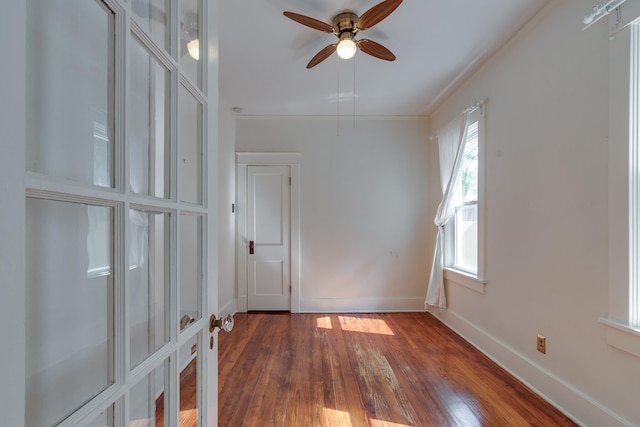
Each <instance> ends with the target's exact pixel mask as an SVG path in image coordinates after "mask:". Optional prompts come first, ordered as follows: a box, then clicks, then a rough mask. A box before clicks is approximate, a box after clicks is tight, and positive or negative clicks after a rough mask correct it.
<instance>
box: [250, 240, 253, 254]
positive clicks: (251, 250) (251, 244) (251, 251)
mask: <svg viewBox="0 0 640 427" xmlns="http://www.w3.org/2000/svg"><path fill="white" fill-rule="evenodd" d="M253 251H254V249H253V240H250V241H249V255H253Z"/></svg>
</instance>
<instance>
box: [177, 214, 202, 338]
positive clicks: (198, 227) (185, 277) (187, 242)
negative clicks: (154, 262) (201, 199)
mask: <svg viewBox="0 0 640 427" xmlns="http://www.w3.org/2000/svg"><path fill="white" fill-rule="evenodd" d="M179 240H180V282H179V283H180V330H183V329H185V328H186V327H187V326H189V324H190V323H191V322H193V321H194V320H197V319H200V316H201V314H200V301H201V295H200V288H201V287H200V283H201V281H202V217H200V216H191V215H180V239H179Z"/></svg>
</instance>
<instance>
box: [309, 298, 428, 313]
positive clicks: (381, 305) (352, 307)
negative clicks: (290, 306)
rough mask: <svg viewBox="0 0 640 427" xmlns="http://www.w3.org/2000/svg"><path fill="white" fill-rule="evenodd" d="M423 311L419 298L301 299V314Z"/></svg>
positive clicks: (422, 301)
mask: <svg viewBox="0 0 640 427" xmlns="http://www.w3.org/2000/svg"><path fill="white" fill-rule="evenodd" d="M401 311H411V312H413V311H424V297H419V298H301V299H300V312H301V313H381V312H401Z"/></svg>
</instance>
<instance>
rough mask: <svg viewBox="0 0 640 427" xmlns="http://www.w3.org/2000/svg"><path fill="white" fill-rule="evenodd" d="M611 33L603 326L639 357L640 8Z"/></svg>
mask: <svg viewBox="0 0 640 427" xmlns="http://www.w3.org/2000/svg"><path fill="white" fill-rule="evenodd" d="M609 29H610V37H609V39H610V44H609V61H610V64H609V70H610V71H609V90H610V92H609V145H608V157H609V158H608V167H609V168H608V169H609V171H608V194H609V206H608V214H609V247H608V251H609V252H608V258H609V259H608V267H609V276H608V296H609V300H608V306H607V308H608V310H607V314H606V315H605V316H604V317H602V318H600V319H599V321H600V323H602V324H603V325H604V326H605V334H606V340H607V343H608V344H609V345H611V346H613V347H615V348H618V349H620V350H623V351H626V352H627V353H630V354H633V355H635V356H638V357H640V319H639V317H640V301H638V300H639V299H640V297H639V296H638V295H639V293H640V261H636V262H633V260H634V259H635V260H637V259H638V255H639V254H640V176H638V172H639V171H640V118H638V114H639V113H640V2H638V1H628V2H626V3H625V4H623V5H621V6H620V7H619V9H618V13H614V14H611V15H610V20H609ZM633 117H636V119H635V120H633V119H632V118H633ZM634 175H635V176H636V179H633V176H634Z"/></svg>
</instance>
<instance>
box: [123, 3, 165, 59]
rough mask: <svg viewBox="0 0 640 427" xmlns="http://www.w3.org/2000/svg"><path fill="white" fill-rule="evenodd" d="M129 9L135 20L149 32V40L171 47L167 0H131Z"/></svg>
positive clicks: (161, 45) (162, 46)
mask: <svg viewBox="0 0 640 427" xmlns="http://www.w3.org/2000/svg"><path fill="white" fill-rule="evenodd" d="M131 10H132V11H133V14H134V15H135V19H136V21H138V23H139V24H140V26H141V27H142V29H143V30H145V31H146V32H147V34H149V37H151V40H153V41H154V42H155V43H156V44H157V45H158V46H160V47H161V48H164V49H165V50H166V51H169V50H170V47H171V46H170V44H171V43H170V42H171V38H170V37H169V36H170V31H169V23H170V22H171V20H170V10H171V5H170V3H169V0H132V1H131Z"/></svg>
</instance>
